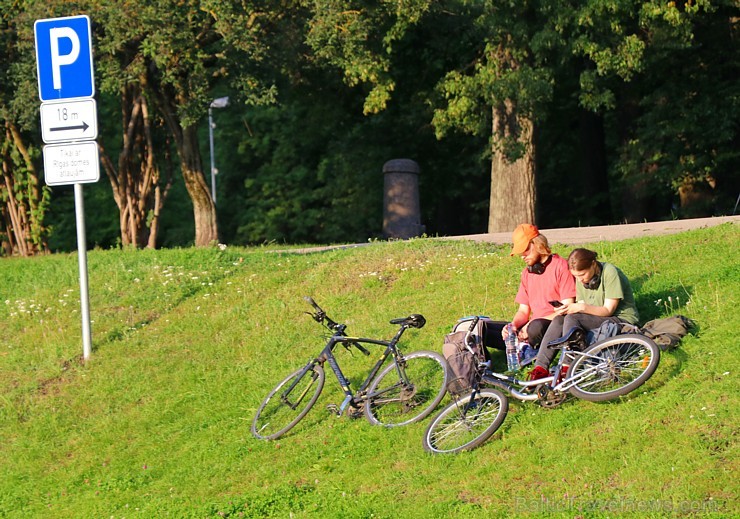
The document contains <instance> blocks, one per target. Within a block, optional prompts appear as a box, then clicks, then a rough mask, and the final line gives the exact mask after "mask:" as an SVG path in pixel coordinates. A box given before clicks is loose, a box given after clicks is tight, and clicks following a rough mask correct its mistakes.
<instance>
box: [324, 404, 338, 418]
mask: <svg viewBox="0 0 740 519" xmlns="http://www.w3.org/2000/svg"><path fill="white" fill-rule="evenodd" d="M326 410H327V411H329V412H330V413H331V414H333V415H334V416H341V415H342V413H341V412H340V411H339V406H338V405H337V404H328V405H327V406H326Z"/></svg>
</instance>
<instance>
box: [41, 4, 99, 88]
mask: <svg viewBox="0 0 740 519" xmlns="http://www.w3.org/2000/svg"><path fill="white" fill-rule="evenodd" d="M33 30H34V34H35V36H36V67H37V71H38V79H39V98H40V99H41V101H43V102H45V101H58V100H62V99H74V98H79V97H92V96H93V95H94V94H95V81H94V78H93V61H92V36H91V33H90V18H89V17H88V16H87V15H81V16H67V17H63V18H48V19H45V20H36V22H35V23H34V24H33Z"/></svg>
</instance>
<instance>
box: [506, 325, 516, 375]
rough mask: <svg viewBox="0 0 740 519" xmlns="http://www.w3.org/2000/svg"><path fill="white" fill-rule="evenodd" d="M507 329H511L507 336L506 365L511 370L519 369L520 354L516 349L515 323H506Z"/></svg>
mask: <svg viewBox="0 0 740 519" xmlns="http://www.w3.org/2000/svg"><path fill="white" fill-rule="evenodd" d="M506 329H507V330H508V331H509V335H507V336H506V366H507V369H508V370H509V371H518V370H519V355H518V354H517V351H516V346H517V337H516V330H514V325H513V324H511V323H509V324H507V325H506Z"/></svg>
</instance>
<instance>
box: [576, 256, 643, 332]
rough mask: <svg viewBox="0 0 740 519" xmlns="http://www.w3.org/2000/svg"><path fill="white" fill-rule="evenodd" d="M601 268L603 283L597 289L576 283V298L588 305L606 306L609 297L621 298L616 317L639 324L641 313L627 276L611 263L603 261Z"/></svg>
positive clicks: (615, 313)
mask: <svg viewBox="0 0 740 519" xmlns="http://www.w3.org/2000/svg"><path fill="white" fill-rule="evenodd" d="M601 268H602V271H601V283H599V286H598V287H597V288H596V289H594V290H591V289H589V288H586V287H585V286H583V283H576V300H577V301H578V302H583V303H586V304H587V305H592V306H604V301H605V300H607V299H619V304H618V305H617V309H616V310H615V312H614V317H618V318H620V319H622V320H623V321H627V322H628V323H630V324H637V323H638V322H639V321H640V315H639V314H638V313H637V305H636V304H635V296H634V295H633V294H632V287H631V286H630V282H629V280H628V279H627V276H625V275H624V272H622V271H621V270H619V269H618V268H617V267H615V266H614V265H612V264H611V263H602V264H601Z"/></svg>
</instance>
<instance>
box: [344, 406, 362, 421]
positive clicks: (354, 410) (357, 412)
mask: <svg viewBox="0 0 740 519" xmlns="http://www.w3.org/2000/svg"><path fill="white" fill-rule="evenodd" d="M363 413H364V411H363V410H362V407H352V406H349V407H347V409H345V410H344V414H346V415H347V416H348V417H349V418H362V416H363Z"/></svg>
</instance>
